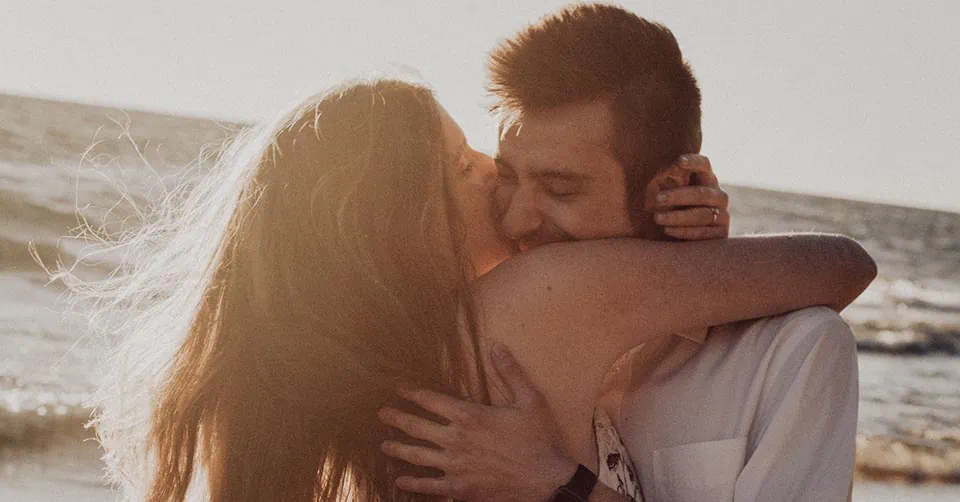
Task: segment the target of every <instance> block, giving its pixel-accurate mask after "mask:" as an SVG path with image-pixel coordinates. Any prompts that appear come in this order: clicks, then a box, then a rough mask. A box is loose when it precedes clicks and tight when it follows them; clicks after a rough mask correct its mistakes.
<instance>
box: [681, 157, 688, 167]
mask: <svg viewBox="0 0 960 502" xmlns="http://www.w3.org/2000/svg"><path fill="white" fill-rule="evenodd" d="M689 163H690V157H688V156H686V155H681V156H680V165H681V166H685V165H687V164H689Z"/></svg>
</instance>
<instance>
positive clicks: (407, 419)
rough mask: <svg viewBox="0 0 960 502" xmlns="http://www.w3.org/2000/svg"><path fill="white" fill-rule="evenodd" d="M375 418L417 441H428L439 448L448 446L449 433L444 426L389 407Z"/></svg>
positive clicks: (379, 412) (383, 409)
mask: <svg viewBox="0 0 960 502" xmlns="http://www.w3.org/2000/svg"><path fill="white" fill-rule="evenodd" d="M377 416H378V417H380V421H381V422H383V423H384V424H387V425H389V426H391V427H395V428H397V429H400V430H401V431H403V432H405V433H407V434H408V435H410V436H412V437H415V438H417V439H422V440H424V441H429V442H431V443H433V444H435V445H437V446H440V447H444V446H446V445H447V444H448V441H447V439H449V431H448V430H447V427H446V426H445V425H441V424H438V423H436V422H433V421H430V420H427V419H425V418H423V417H418V416H417V415H412V414H410V413H404V412H402V411H400V410H398V409H395V408H390V407H385V408H381V409H380V411H378V412H377Z"/></svg>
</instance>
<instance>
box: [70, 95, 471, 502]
mask: <svg viewBox="0 0 960 502" xmlns="http://www.w3.org/2000/svg"><path fill="white" fill-rule="evenodd" d="M451 160H452V159H450V158H449V154H448V151H447V147H446V145H445V144H444V136H443V133H442V128H441V119H440V113H439V108H438V105H437V103H436V101H435V100H434V98H433V95H432V93H431V92H430V91H429V90H428V89H426V88H424V87H422V86H420V85H416V84H410V83H405V82H400V81H394V80H378V81H372V82H365V83H355V84H350V85H346V86H343V87H340V88H337V89H334V90H332V91H330V92H327V93H325V94H323V95H320V96H317V97H315V98H312V99H309V100H307V101H306V102H305V103H303V104H302V105H300V106H298V107H297V108H296V109H295V110H293V111H292V112H291V113H289V114H288V115H287V116H285V117H284V118H283V119H282V120H280V121H279V123H278V124H275V125H274V126H273V127H264V128H260V129H254V130H250V131H247V132H245V133H243V134H241V135H240V137H239V138H238V139H237V140H236V141H235V143H234V144H233V146H232V147H231V148H229V149H228V150H226V153H224V154H223V155H222V156H221V158H220V159H219V160H218V162H217V163H216V167H215V168H214V169H213V170H212V171H211V172H209V173H208V174H206V175H205V176H204V177H203V178H202V180H201V181H200V183H199V184H197V185H195V186H193V187H191V188H190V189H189V193H187V192H182V193H178V194H179V196H177V194H174V195H171V196H170V197H169V199H170V200H169V201H168V203H167V204H166V205H165V206H164V207H165V208H166V209H165V210H164V211H163V212H161V213H159V214H160V217H159V218H158V219H156V220H155V221H153V222H149V223H148V224H146V225H145V226H144V227H143V228H142V229H140V230H139V231H138V232H137V233H136V234H134V235H131V236H127V237H125V238H124V239H122V240H121V241H120V244H119V249H126V250H128V251H129V253H128V254H127V260H126V261H125V265H124V269H123V270H121V271H120V272H121V273H119V274H117V275H115V276H113V277H112V278H111V279H109V280H107V281H106V282H105V283H102V284H100V285H97V286H96V287H83V286H82V284H83V283H80V282H76V283H74V289H75V290H76V291H77V292H79V293H80V294H81V295H86V296H88V297H90V296H92V297H94V298H95V299H96V300H97V305H96V312H98V314H99V315H98V316H96V317H95V319H97V320H98V324H96V326H97V327H98V329H99V330H101V331H103V332H106V333H107V334H109V335H110V336H111V337H112V338H113V339H114V340H115V342H116V349H115V350H114V352H113V357H112V359H111V361H110V368H109V372H108V374H107V375H106V376H105V378H104V381H103V384H102V386H101V388H100V390H99V393H98V396H97V400H96V404H97V407H98V408H97V415H96V418H95V424H96V425H97V429H98V434H99V436H100V439H101V442H102V444H103V446H104V448H105V450H106V451H107V455H106V457H105V459H106V460H107V464H108V472H109V473H110V475H111V477H112V479H113V481H114V482H116V483H117V484H119V485H121V486H122V487H123V488H124V491H125V495H126V496H127V497H128V498H129V499H136V500H144V499H145V500H148V501H149V502H171V501H183V500H186V499H187V498H188V497H189V498H192V497H193V496H194V495H193V494H196V496H198V497H201V498H205V499H206V498H209V500H212V501H214V502H237V501H313V500H331V501H333V500H345V499H347V498H349V497H351V496H352V497H353V498H354V499H355V500H370V501H375V500H376V501H381V500H382V501H405V500H411V501H412V500H428V499H429V498H428V497H423V496H416V495H411V494H406V493H403V492H398V491H396V490H395V489H394V487H393V479H394V478H395V477H396V475H397V474H398V472H399V471H401V470H405V469H406V468H407V467H409V466H406V467H405V466H403V465H400V464H399V463H397V462H395V461H388V459H387V458H386V457H385V456H383V455H382V454H381V453H380V450H379V443H380V442H381V441H382V440H383V439H385V438H387V437H388V436H390V435H391V434H393V433H392V432H391V431H390V430H389V429H387V428H385V427H384V426H382V425H381V424H380V423H379V421H378V420H377V418H376V410H377V409H378V408H379V407H381V406H383V405H384V404H386V403H388V402H391V401H394V400H395V397H394V396H395V388H396V385H397V384H398V383H400V382H408V383H414V384H419V385H424V386H428V387H431V388H435V389H438V390H443V391H446V392H450V393H457V394H460V395H464V394H465V393H469V392H468V390H467V389H476V379H475V377H470V376H469V375H471V374H472V373H474V372H475V371H478V370H479V371H482V366H479V365H478V364H477V361H476V360H475V358H474V359H470V358H464V357H463V354H477V353H478V351H476V350H475V348H476V340H475V339H474V338H472V337H471V338H469V340H470V342H468V343H469V345H470V347H467V346H465V345H464V342H463V341H462V338H461V337H460V336H458V335H457V333H458V308H459V307H461V305H462V304H463V303H464V302H462V300H463V297H462V296H461V295H462V294H463V293H464V291H465V289H466V277H467V274H465V266H464V263H463V261H464V260H463V259H462V256H463V253H462V252H460V249H459V244H458V243H460V242H462V235H463V232H462V228H461V226H460V225H459V223H458V219H457V217H456V214H455V211H454V210H453V207H454V206H453V203H452V201H451V200H450V197H449V193H450V192H449V190H447V187H446V177H445V176H444V172H445V169H444V165H445V163H446V162H450V161H451ZM466 303H469V302H466ZM469 317H470V316H469V315H468V318H469ZM479 380H480V381H481V382H482V381H483V379H482V377H481V378H480V379H479ZM479 396H480V397H479V398H480V399H486V397H485V396H486V391H485V390H483V389H481V391H480V393H479ZM474 397H477V394H474ZM204 478H205V482H204V481H201V480H203V479H204ZM203 488H205V489H203ZM203 492H208V493H203Z"/></svg>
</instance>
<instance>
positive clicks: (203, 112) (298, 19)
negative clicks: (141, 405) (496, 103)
mask: <svg viewBox="0 0 960 502" xmlns="http://www.w3.org/2000/svg"><path fill="white" fill-rule="evenodd" d="M565 3H566V2H562V1H554V0H520V1H500V0H497V1H485V2H483V1H476V2H473V1H470V2H468V1H458V0H446V1H440V0H436V1H419V0H417V1H412V0H411V1H402V0H397V1H381V2H362V1H357V2H331V1H324V0H273V1H268V0H260V1H249V0H229V1H228V0H188V1H185V0H165V1H162V2H157V1H154V0H150V1H146V0H127V1H121V0H98V1H92V0H90V1H69V0H60V1H52V0H20V1H15V0H0V92H13V93H18V94H29V95H37V96H43V97H53V98H63V99H69V100H76V101H82V102H90V103H98V104H108V105H112V106H118V107H131V108H138V109H145V110H158V111H165V112H172V113H177V114H186V115H198V116H211V117H217V118H224V119H240V120H257V119H259V118H265V117H272V116H274V115H276V113H278V112H279V111H281V110H282V109H284V108H285V107H286V106H288V105H290V104H291V103H293V102H295V101H297V100H298V99H300V98H302V97H305V96H307V95H309V94H313V93H315V92H318V91H321V90H322V89H323V88H325V87H326V86H329V85H331V84H333V83H335V82H337V81H339V80H341V79H344V78H347V77H351V76H357V75H362V74H365V73H369V72H371V71H375V70H377V69H383V68H386V69H392V70H394V71H395V70H397V69H398V68H399V69H403V68H407V67H409V68H414V69H416V71H417V72H419V74H421V75H422V76H423V78H424V79H425V80H426V81H427V82H429V83H430V84H432V85H433V86H434V87H435V88H436V89H437V92H438V96H439V98H440V101H441V102H442V103H443V104H444V106H446V107H447V109H448V110H450V112H451V114H452V115H453V116H454V118H456V119H457V120H458V121H459V122H460V124H461V125H462V126H463V128H464V130H465V132H466V134H467V136H468V137H469V138H470V139H471V141H472V143H473V144H474V146H475V147H477V148H478V149H481V150H485V151H488V152H491V151H492V150H493V149H494V148H495V141H496V135H495V123H494V122H493V120H492V119H491V118H490V117H488V116H487V115H486V113H485V112H484V110H483V105H484V104H485V103H486V102H487V100H486V98H485V97H484V91H483V83H484V59H485V56H486V53H487V51H489V49H490V48H491V47H493V46H494V44H495V43H496V42H497V41H498V40H499V39H501V38H503V37H506V36H509V35H510V34H511V33H512V32H514V31H515V30H516V29H518V28H520V27H522V26H523V25H524V24H526V23H528V22H531V21H534V20H535V19H536V18H538V17H539V16H540V15H542V14H545V13H547V12H550V11H552V10H554V9H556V8H557V7H558V6H560V5H563V4H565ZM622 5H624V6H625V7H627V8H629V9H631V10H633V11H634V12H636V13H637V14H639V15H641V16H644V17H647V18H649V19H652V20H655V21H659V22H662V23H664V24H665V25H666V26H668V27H669V28H671V29H672V30H673V32H674V34H676V36H677V38H678V40H679V41H680V45H681V48H682V49H683V51H684V54H685V56H686V57H687V59H688V60H689V61H690V63H691V65H692V66H693V69H694V71H695V73H696V74H697V77H698V78H699V81H700V85H701V89H702V90H703V95H704V103H703V111H704V148H703V152H704V153H705V154H706V155H708V156H710V158H711V160H712V161H713V165H714V167H715V169H716V170H717V172H718V173H719V175H720V177H721V180H722V181H725V182H729V183H736V184H743V185H750V186H758V187H764V188H774V189H782V190H789V191H797V192H805V193H817V194H825V195H836V196H843V197H849V198H855V199H863V200H871V201H882V202H891V203H897V204H903V205H909V206H918V207H931V208H940V209H948V210H951V211H956V212H960V169H958V168H957V167H955V164H957V163H958V162H960V28H958V21H960V2H958V1H957V0H924V1H918V2H903V1H899V2H892V1H884V0H874V1H870V0H854V1H839V0H829V1H828V0H806V1H793V0H790V1H760V0H755V1H743V0H723V1H718V0H703V1H697V2H694V1H681V0H670V1H667V0H661V1H641V0H636V1H627V2H623V3H622Z"/></svg>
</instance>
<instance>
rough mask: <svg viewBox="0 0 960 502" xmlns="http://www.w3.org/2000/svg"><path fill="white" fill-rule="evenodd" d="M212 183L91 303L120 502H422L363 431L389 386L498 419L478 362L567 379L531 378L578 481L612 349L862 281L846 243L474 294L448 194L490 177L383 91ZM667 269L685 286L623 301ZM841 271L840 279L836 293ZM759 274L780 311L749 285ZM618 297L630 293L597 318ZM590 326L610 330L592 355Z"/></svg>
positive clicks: (848, 296)
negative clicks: (103, 360) (557, 414)
mask: <svg viewBox="0 0 960 502" xmlns="http://www.w3.org/2000/svg"><path fill="white" fill-rule="evenodd" d="M218 166H219V168H218V169H217V170H215V171H214V172H213V173H212V174H211V175H210V176H209V177H207V178H206V179H205V180H204V181H203V182H202V183H201V184H200V185H199V186H198V187H197V188H195V189H193V191H192V192H191V193H189V194H183V197H185V198H186V201H185V202H182V203H180V204H176V205H174V206H171V207H172V209H170V210H169V211H168V212H167V213H165V217H163V218H161V219H160V220H159V221H157V222H154V223H152V224H149V225H147V226H146V227H145V228H144V230H143V231H142V232H141V233H140V234H139V235H138V236H135V237H133V238H130V239H129V240H128V241H126V242H125V243H124V245H126V246H127V247H128V248H129V249H132V250H134V254H133V255H131V257H132V261H133V263H134V266H135V267H136V268H134V269H132V270H129V271H128V273H127V274H125V275H124V276H123V277H118V278H116V279H112V282H108V283H107V289H106V290H105V291H104V290H101V291H100V293H99V295H101V298H104V299H105V300H104V301H105V302H106V303H104V304H102V308H101V312H102V313H103V314H105V316H104V317H102V318H104V319H107V320H111V321H112V322H113V323H115V324H110V325H108V326H107V328H106V329H109V330H110V331H111V332H113V333H122V334H123V338H122V339H121V343H120V346H119V348H118V349H117V351H116V352H115V357H114V360H113V361H112V364H111V371H112V372H111V374H109V375H107V376H106V378H105V380H104V383H103V386H102V388H101V392H100V395H99V408H100V412H99V415H98V418H97V425H98V430H99V433H100V435H101V439H102V442H103V444H104V446H105V448H106V450H107V452H108V453H107V456H106V460H107V462H108V465H109V467H110V469H111V474H112V476H113V478H114V480H115V481H116V482H118V483H120V484H122V485H123V486H124V488H125V491H126V495H127V496H128V498H130V499H136V500H143V499H146V500H149V501H151V502H161V501H163V502H166V501H181V500H185V499H186V498H187V497H188V496H191V495H190V494H198V495H199V494H201V493H207V496H208V497H209V500H213V501H216V502H226V501H242V500H250V501H254V500H256V501H267V500H276V501H300V500H302V501H307V500H342V499H346V498H347V497H348V495H352V496H353V500H371V501H373V500H426V498H424V497H422V496H417V495H413V494H408V493H403V492H399V491H398V490H396V489H395V488H394V486H393V480H394V479H395V478H396V477H397V475H398V474H400V473H402V472H405V471H406V469H407V468H406V467H405V466H404V465H401V464H399V463H398V462H397V461H394V460H390V459H388V458H387V457H386V456H384V455H383V454H382V453H381V452H380V449H379V445H380V443H381V442H382V441H383V440H385V439H388V438H390V437H392V435H393V434H394V433H393V432H392V431H391V429H389V428H387V427H386V426H384V425H382V424H381V423H380V422H379V420H378V418H377V415H376V412H377V410H378V409H379V408H381V407H382V406H384V405H385V404H387V403H396V401H397V398H396V397H395V395H396V386H397V384H398V383H401V382H403V383H409V384H414V385H418V386H425V387H429V388H433V389H436V390H440V391H443V392H446V393H451V394H458V395H463V396H467V397H470V398H472V399H475V400H482V401H488V402H489V401H493V402H497V400H498V393H497V392H489V391H488V388H487V384H488V380H487V377H486V371H485V368H486V362H485V361H486V350H487V347H488V346H489V345H490V343H491V342H494V341H500V342H503V343H504V344H505V345H508V346H510V347H511V349H512V350H513V352H514V353H515V354H516V355H517V358H518V359H520V360H521V361H535V360H536V359H537V357H536V356H537V355H538V354H544V353H549V355H550V357H551V358H563V357H567V358H568V360H576V361H579V363H578V364H580V365H581V368H578V370H579V374H580V378H579V380H578V383H576V384H575V385H572V386H571V384H570V382H569V381H565V380H563V379H562V377H560V376H559V373H558V371H559V369H558V368H550V367H549V366H547V365H544V364H539V365H538V364H536V363H533V364H531V365H530V366H529V367H528V370H529V372H530V373H531V375H532V376H534V377H535V379H536V380H537V384H538V385H540V386H541V388H542V389H543V390H544V394H545V395H546V396H547V398H548V400H551V404H552V405H554V406H556V407H558V408H559V407H564V409H583V410H585V412H584V413H583V414H570V418H569V420H568V422H565V423H562V424H560V425H561V429H562V430H563V431H564V432H565V435H566V437H567V438H568V439H569V442H570V443H571V444H570V447H571V450H572V451H576V452H578V455H579V458H581V459H583V460H581V461H583V462H585V463H587V462H589V459H587V457H588V456H589V455H590V453H589V450H590V449H591V446H590V445H589V443H590V442H592V441H594V438H593V430H592V425H591V423H590V419H591V418H592V413H591V410H592V408H593V406H594V405H595V402H591V400H593V399H594V397H592V396H595V395H596V393H595V392H594V390H595V389H594V388H599V386H600V385H601V382H602V379H603V375H604V374H605V372H606V370H607V368H609V366H610V365H611V364H612V363H613V362H614V360H615V359H616V358H617V356H619V355H620V354H622V353H623V352H625V351H626V350H627V349H629V348H630V347H632V346H634V345H636V344H637V343H640V342H642V341H643V340H644V339H646V338H648V337H649V336H653V335H655V334H658V333H667V332H673V331H678V330H682V329H685V328H689V327H692V326H703V325H712V324H719V323H723V322H727V321H732V320H736V319H745V318H751V317H757V316H763V315H770V314H775V313H780V312H784V311H788V310H793V309H796V308H800V307H803V306H807V305H813V304H830V305H836V306H838V307H839V306H842V305H845V304H846V303H848V302H849V301H850V300H852V299H853V298H854V297H855V296H856V295H857V294H859V292H860V291H862V288H863V287H864V286H865V284H866V283H867V282H869V279H870V277H867V276H869V273H870V267H871V265H872V263H871V262H870V260H869V257H866V255H865V254H864V253H863V252H862V250H861V249H860V248H859V247H858V246H857V245H856V244H855V243H853V242H852V241H850V240H847V239H843V238H831V237H823V236H815V237H803V236H796V237H793V238H784V237H780V238H776V237H771V238H752V239H730V240H727V241H713V242H710V243H696V244H682V245H681V244H657V243H645V242H641V241H637V240H611V241H603V242H579V243H569V244H557V245H551V246H545V247H542V248H539V249H537V250H534V251H531V252H529V253H525V254H524V255H522V256H520V257H517V258H512V259H510V260H509V261H507V262H505V263H503V264H502V265H500V266H499V267H497V269H496V270H494V271H493V272H492V273H490V274H487V275H485V276H484V277H483V278H482V279H481V280H479V281H476V282H475V283H474V284H473V285H472V286H471V284H470V282H471V280H472V279H474V278H475V277H476V276H477V275H479V272H483V271H485V270H487V269H489V268H490V267H492V266H493V265H495V264H497V263H499V262H500V261H502V260H504V259H505V258H507V257H508V256H509V253H510V249H509V247H508V246H507V245H505V243H503V242H502V241H500V240H499V238H498V237H497V234H496V231H495V227H494V223H493V221H492V218H490V217H489V213H488V212H487V210H486V209H487V208H486V206H485V204H488V203H487V202H485V201H487V200H488V199H487V198H486V197H477V196H476V194H475V193H472V192H471V191H470V190H468V189H467V188H466V187H468V186H469V185H470V184H469V183H467V184H464V181H465V180H469V179H471V176H474V175H476V172H475V171H474V170H477V169H482V170H486V171H489V170H490V169H492V164H491V161H490V159H489V158H488V157H485V156H483V155H481V154H479V153H477V152H475V151H473V150H472V149H469V147H466V146H465V145H464V143H463V142H462V133H460V132H459V128H457V127H456V125H455V124H454V123H453V122H452V120H451V119H450V118H449V117H448V116H447V115H446V113H445V112H444V111H443V110H442V108H440V107H439V105H438V104H437V103H436V101H435V100H434V98H433V96H432V94H431V92H430V91H429V90H427V89H425V88H423V87H421V86H418V85H413V84H408V83H403V82H397V81H375V82H370V83H360V84H354V85H348V86H345V87H342V88H339V89H335V90H333V91H331V92H328V93H326V94H324V95H322V96H318V97H315V98H312V99H310V100H307V101H306V102H305V103H303V104H302V105H300V106H298V107H297V108H296V109H295V110H293V111H292V112H291V113H290V114H289V115H288V116H286V117H284V118H283V119H282V120H281V121H280V123H278V124H276V125H275V126H273V127H267V128H265V129H263V130H261V131H259V133H258V134H256V135H247V136H245V137H243V138H241V140H239V141H238V143H237V144H236V145H235V147H234V148H233V149H232V150H231V151H230V152H229V153H228V154H226V155H225V156H224V157H223V158H221V159H220V161H219V162H218ZM171 199H174V200H176V199H177V198H176V197H172V198H171ZM813 258H816V259H813ZM678 260H680V261H681V262H686V261H687V260H691V261H693V260H697V261H699V262H700V263H703V264H704V267H703V269H702V270H700V271H699V272H698V273H697V275H696V276H694V275H692V274H691V275H686V274H684V273H683V272H679V271H678V272H677V273H675V274H673V276H674V277H673V279H671V280H669V281H666V282H663V283H660V284H654V285H651V284H646V285H644V284H643V281H644V278H645V277H653V276H657V277H660V276H659V275H657V274H655V273H654V272H655V271H656V269H657V268H658V267H662V266H665V265H666V264H669V263H674V262H677V261H678ZM570 263H577V264H578V266H577V267H569V266H565V265H568V264H570ZM624 263H627V264H631V266H630V267H624ZM634 264H635V266H634ZM718 265H720V266H718ZM790 267H792V268H790ZM785 269H790V270H791V271H790V272H786V273H784V272H783V270H785ZM546 270H550V271H551V275H552V276H554V277H555V278H557V280H556V281H555V282H550V283H547V282H544V277H545V275H544V274H543V273H542V272H543V271H546ZM845 270H856V271H858V272H855V273H854V274H853V275H854V276H855V277H854V279H853V280H843V281H840V280H838V278H840V277H841V272H842V271H845ZM774 271H775V272H776V273H778V274H780V283H783V282H784V281H787V282H792V283H793V288H792V290H791V293H790V294H786V293H785V292H783V291H781V289H783V288H780V287H776V286H774V285H766V286H765V285H764V284H762V282H763V281H761V280H760V279H761V278H764V277H766V275H765V274H767V275H768V274H770V273H773V272H774ZM754 279H756V280H754ZM703 284H710V285H712V286H711V288H717V290H718V291H723V292H724V294H726V295H727V298H728V300H727V301H726V302H725V308H724V309H714V308H702V309H695V310H694V311H693V312H691V309H689V308H688V306H689V305H696V304H703V305H710V303H709V301H708V300H709V298H710V295H713V296H714V297H715V296H716V294H715V293H714V292H713V291H710V288H704V287H703ZM742 284H746V285H747V287H749V288H750V289H747V287H744V286H740V285H742ZM630 288H632V289H630ZM705 289H706V290H707V291H704V290H705ZM622 291H631V292H632V293H631V294H629V295H625V296H622V297H620V296H617V297H615V298H613V297H611V295H615V294H620V293H619V292H622ZM597 298H606V299H607V300H611V298H612V300H613V301H606V302H604V303H600V302H594V301H592V300H593V299H597ZM572 301H578V302H579V303H578V305H577V309H576V315H573V314H572V313H571V312H569V311H570V310H571V309H567V308H565V306H566V303H568V302H572ZM611 306H613V307H614V309H613V310H611V309H610V307H611ZM131 307H136V308H135V309H134V308H131ZM536 323H539V324H537V325H536V326H533V324H536ZM591 323H592V324H591ZM588 325H591V326H593V327H595V326H597V325H603V326H606V331H605V332H604V333H603V338H602V343H598V339H597V333H596V330H595V329H594V330H593V332H588V331H587V330H586V329H585V327H586V326H588ZM638 325H639V326H645V328H646V329H645V330H644V332H645V333H646V334H638V333H637V331H638V330H637V329H635V326H638ZM525 326H531V329H530V330H529V331H527V330H526V329H525ZM533 332H536V333H545V332H549V333H551V335H552V337H553V338H548V337H544V336H542V335H538V336H529V333H533ZM574 354H576V356H577V357H576V358H574V357H573V355H574ZM568 356H569V357H568ZM565 371H570V368H566V369H565ZM592 463H593V465H594V466H595V465H596V457H595V455H594V459H593V461H592ZM204 477H205V478H206V480H205V481H206V482H204V479H203V478H204Z"/></svg>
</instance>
